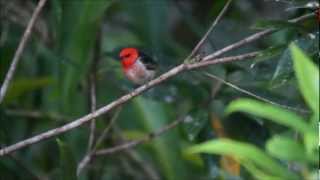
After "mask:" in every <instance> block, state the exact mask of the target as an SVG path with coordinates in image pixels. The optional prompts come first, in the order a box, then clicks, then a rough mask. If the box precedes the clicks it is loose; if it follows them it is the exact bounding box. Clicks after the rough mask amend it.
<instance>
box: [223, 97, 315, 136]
mask: <svg viewBox="0 0 320 180" xmlns="http://www.w3.org/2000/svg"><path fill="white" fill-rule="evenodd" d="M236 111H242V112H246V113H250V114H252V115H255V116H259V117H262V118H264V120H268V121H273V122H275V123H278V124H281V125H284V126H287V127H290V128H292V129H294V130H297V131H299V132H301V133H306V132H308V131H309V130H310V128H309V125H308V124H307V123H306V122H305V121H304V120H303V119H302V118H301V117H299V116H297V115H296V114H294V113H292V112H290V111H288V110H286V109H283V108H280V107H276V106H274V105H271V104H267V103H262V102H259V101H256V100H251V99H238V100H235V101H233V102H231V103H230V105H229V106H228V107H227V110H226V113H227V114H231V113H233V112H236Z"/></svg>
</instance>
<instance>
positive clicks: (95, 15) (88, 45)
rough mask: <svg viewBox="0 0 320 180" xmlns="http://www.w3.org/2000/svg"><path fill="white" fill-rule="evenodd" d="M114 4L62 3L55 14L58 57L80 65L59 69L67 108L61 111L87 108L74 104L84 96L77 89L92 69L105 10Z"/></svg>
mask: <svg viewBox="0 0 320 180" xmlns="http://www.w3.org/2000/svg"><path fill="white" fill-rule="evenodd" d="M112 2H113V1H110V0H81V1H61V3H60V6H61V7H60V8H61V11H57V12H56V13H57V16H61V18H60V19H58V22H57V26H56V27H54V28H56V30H57V36H58V38H59V41H58V42H60V44H59V45H58V46H59V48H58V51H59V54H61V55H62V56H63V57H65V59H67V61H69V62H72V64H76V65H77V67H76V68H75V67H74V66H70V65H68V66H62V64H61V66H60V69H61V72H62V73H61V74H60V75H61V77H60V79H61V81H62V89H61V92H60V93H61V95H59V97H60V98H61V99H60V101H61V102H62V104H63V105H64V107H63V108H62V109H63V110H64V111H66V112H68V113H70V111H71V110H72V111H75V109H81V108H83V107H84V106H85V105H84V104H82V103H75V102H74V99H81V98H79V97H80V96H81V95H79V94H78V93H75V92H77V91H76V88H77V85H78V84H79V83H80V81H81V80H83V79H84V77H85V75H86V73H87V71H88V69H89V67H90V65H89V64H90V60H91V58H92V56H91V53H92V50H93V47H94V42H95V40H96V36H97V31H98V29H99V28H100V26H101V20H102V17H103V15H104V13H105V10H106V9H107V7H108V6H109V5H110V4H111V3H112ZM60 8H57V9H60ZM59 20H60V21H59Z"/></svg>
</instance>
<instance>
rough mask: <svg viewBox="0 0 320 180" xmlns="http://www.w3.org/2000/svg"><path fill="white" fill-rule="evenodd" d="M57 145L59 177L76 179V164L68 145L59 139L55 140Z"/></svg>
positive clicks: (70, 179) (64, 179)
mask: <svg viewBox="0 0 320 180" xmlns="http://www.w3.org/2000/svg"><path fill="white" fill-rule="evenodd" d="M56 141H57V143H58V145H59V152H60V171H61V179H63V180H76V179H77V175H76V171H77V166H76V161H75V159H74V156H73V153H72V151H71V149H70V147H69V146H68V145H67V144H65V143H64V142H63V141H61V140H60V139H57V140H56Z"/></svg>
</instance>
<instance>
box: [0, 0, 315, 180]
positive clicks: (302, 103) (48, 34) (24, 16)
mask: <svg viewBox="0 0 320 180" xmlns="http://www.w3.org/2000/svg"><path fill="white" fill-rule="evenodd" d="M225 2H226V1H225V0H216V1H178V0H139V1H133V0H54V1H47V4H45V6H44V9H43V10H42V11H41V13H40V14H41V15H40V16H39V18H38V19H37V21H36V24H35V27H34V29H33V31H32V33H31V34H32V35H31V37H30V39H29V41H28V42H27V45H26V48H25V49H24V51H23V55H22V58H21V61H20V62H19V64H18V66H17V71H16V73H15V74H14V78H13V80H12V82H11V83H10V87H9V89H8V93H7V95H6V97H5V101H4V103H3V104H0V123H1V125H0V145H1V147H3V146H7V145H11V144H14V143H16V142H19V141H21V140H23V139H26V138H29V137H32V136H34V135H37V134H39V133H41V132H45V131H47V130H50V129H53V128H55V127H60V126H61V125H63V124H66V123H69V122H71V121H73V120H74V119H76V118H78V117H81V116H83V115H86V114H88V113H89V112H90V111H91V101H90V89H91V87H90V84H91V82H92V81H91V80H92V79H91V77H92V75H94V74H95V75H96V85H97V87H96V101H97V108H99V107H102V106H104V105H106V104H108V103H110V102H111V101H113V100H115V99H117V98H118V97H120V96H121V95H123V94H126V93H128V92H130V91H132V90H133V89H134V88H135V87H136V86H134V85H132V84H131V83H130V82H129V81H128V80H127V79H126V78H125V77H124V76H123V73H122V70H121V66H120V63H119V60H118V51H119V49H120V48H122V47H125V46H135V47H139V48H141V49H142V50H144V51H145V52H146V53H148V54H150V55H151V56H153V57H154V58H155V60H156V61H158V62H159V64H160V70H159V73H158V74H161V73H163V72H165V71H167V70H168V69H170V68H171V67H174V66H175V65H177V64H180V63H182V62H183V60H184V58H185V57H186V56H187V55H188V54H189V53H190V52H191V51H192V48H193V47H194V46H195V44H196V43H197V42H198V41H199V40H200V38H201V37H202V36H203V34H204V33H205V32H206V30H207V29H208V28H209V26H210V25H211V23H212V21H213V20H214V18H215V17H216V16H217V15H218V13H219V12H220V11H221V9H222V8H223V6H224V4H225ZM37 3H38V1H35V0H24V1H21V0H12V1H10V2H9V1H0V19H1V20H0V79H1V80H0V82H1V83H2V82H3V79H4V77H5V75H6V73H7V70H8V68H9V66H10V63H11V61H12V58H13V55H14V52H15V50H16V48H17V46H18V44H19V41H20V39H21V37H22V34H23V31H24V30H25V27H26V26H27V23H28V21H29V20H30V17H31V15H32V13H33V11H34V8H35V6H36V4H37ZM309 3H310V2H309V1H308V0H295V1H290V3H287V1H282V0H280V1H250V0H242V1H233V2H232V4H231V6H230V9H229V10H228V11H227V12H226V14H225V15H224V16H223V18H222V20H221V21H220V22H219V23H218V24H217V26H216V27H215V29H214V30H213V32H212V33H211V35H210V36H209V37H208V39H207V41H206V43H205V44H204V46H203V47H202V48H201V49H200V51H199V53H200V55H206V54H209V53H212V52H214V51H215V50H217V49H220V48H223V47H225V46H226V45H230V44H232V43H234V42H236V41H238V40H241V39H243V38H245V37H247V36H248V35H251V34H253V33H256V32H257V31H260V30H264V29H267V28H274V29H276V30H277V31H276V32H275V33H273V34H271V35H269V36H267V37H264V38H263V39H259V40H257V41H255V42H253V43H250V44H248V45H246V46H243V47H240V48H238V49H235V50H234V51H232V52H228V53H226V54H224V55H223V56H230V55H237V54H242V53H248V52H252V51H256V50H261V51H260V52H261V53H260V54H259V56H258V57H256V58H255V59H253V60H248V61H241V62H234V63H228V64H224V65H215V66H210V67H206V68H203V69H199V70H197V71H192V72H188V73H182V74H179V75H177V76H175V77H174V78H173V79H170V80H168V81H165V82H163V83H161V84H160V85H158V86H156V87H154V88H152V89H150V90H148V91H147V92H145V93H143V94H142V95H140V96H139V97H136V98H134V99H133V100H131V101H130V102H128V103H125V104H124V105H122V106H121V107H120V109H121V111H120V110H119V109H117V110H115V111H116V112H115V111H111V112H109V113H108V114H105V115H102V116H100V117H98V118H97V119H96V136H97V137H100V135H101V134H102V133H103V131H104V130H105V129H106V128H107V127H109V123H110V121H111V120H112V119H114V121H113V124H112V126H111V129H110V131H108V133H107V136H106V138H105V139H104V140H103V141H102V142H101V143H100V144H99V146H98V147H97V148H98V149H99V150H100V149H103V148H111V147H113V146H115V145H118V144H122V143H124V142H127V141H131V140H137V139H140V138H142V137H144V136H145V135H147V134H148V133H150V132H155V131H157V130H159V129H160V128H162V127H164V126H165V125H167V124H169V123H171V122H173V121H175V120H177V119H184V123H180V124H179V125H178V126H177V127H175V128H174V129H170V130H169V131H168V132H166V133H164V134H163V135H161V136H160V137H157V138H156V139H153V140H151V141H148V142H147V143H143V144H141V145H139V146H137V147H135V148H132V149H128V150H126V151H122V152H118V153H115V154H111V155H106V156H98V157H95V158H93V160H92V162H90V163H89V164H88V165H87V167H86V168H85V169H84V170H83V171H82V172H81V174H80V176H79V177H78V179H80V180H87V179H152V178H151V176H156V177H159V179H175V180H179V179H183V180H184V179H219V178H222V179H223V178H224V179H248V178H250V177H252V176H254V177H256V179H263V178H265V179H267V178H270V179H271V178H274V179H277V178H279V177H281V178H282V177H290V178H291V177H292V178H301V177H302V176H303V178H309V177H311V176H312V175H314V173H315V167H316V164H317V163H318V162H317V161H315V160H317V159H318V158H316V157H317V156H318V154H317V153H315V151H314V149H315V147H316V144H315V142H316V141H317V140H318V137H317V136H315V131H316V129H315V128H314V127H315V126H316V124H317V123H318V120H319V111H318V109H319V101H316V99H319V77H318V76H316V75H317V74H319V72H318V66H319V60H318V59H319V43H318V42H319V27H318V24H317V21H316V19H315V18H313V17H312V18H308V19H306V20H304V21H302V22H299V23H288V22H287V20H288V19H292V18H296V17H299V16H302V15H306V14H309V13H313V11H314V8H313V7H312V6H310V5H308V4H309ZM250 27H253V28H250ZM292 42H294V44H295V45H291V44H292ZM298 47H299V48H298ZM307 59H308V60H307ZM204 71H205V72H207V73H211V74H214V75H216V76H219V77H220V78H222V79H224V80H226V81H228V82H230V83H232V84H234V85H236V86H238V87H240V88H242V89H245V90H247V91H250V92H251V93H253V94H255V95H257V96H260V97H263V98H265V99H268V100H270V101H272V102H274V104H281V106H282V107H287V108H286V109H283V108H279V107H276V106H273V105H270V104H267V103H262V102H258V101H253V100H250V99H248V96H247V95H245V94H243V93H242V92H240V91H239V90H237V89H234V88H231V87H229V86H227V85H225V84H223V83H222V84H221V82H217V81H214V80H212V79H209V78H207V77H206V76H203V75H202V72H204ZM294 73H296V76H294ZM315 78H318V79H315ZM299 90H300V92H299ZM236 98H246V99H243V100H236V101H233V100H234V99H236ZM230 101H233V102H232V103H231V105H229V106H228V104H229V103H230ZM306 110H307V111H312V112H313V114H310V113H305V111H306ZM118 111H119V116H118ZM225 111H227V112H228V113H229V114H228V116H225V115H224V112H225ZM301 112H302V113H301ZM306 119H308V120H306ZM89 134H90V130H89V125H85V126H83V127H79V128H77V129H75V130H72V131H69V132H66V133H64V134H62V135H59V136H58V137H56V138H57V139H58V140H54V139H47V140H45V141H42V142H40V143H37V144H33V145H31V146H28V147H26V148H24V149H20V150H18V151H16V152H15V153H13V154H12V156H11V155H10V156H5V157H0V179H27V180H28V179H76V178H77V177H75V169H76V168H77V165H78V164H79V162H80V161H81V160H82V158H83V157H84V156H85V155H86V153H87V152H88V141H89V140H88V139H89ZM293 137H295V138H293ZM220 138H223V139H221V140H219V139H220ZM226 138H228V139H226ZM212 139H217V140H218V141H212ZM207 141H209V142H208V146H209V147H206V148H205V151H207V152H209V151H210V154H199V153H194V154H188V153H183V152H184V150H185V149H186V148H187V147H190V146H192V145H195V144H199V143H202V142H207ZM206 146H207V145H206ZM195 147H196V146H195ZM198 147H200V145H199V146H198ZM203 147H205V146H203ZM212 147H214V149H213V148H212ZM279 147H280V148H281V149H279ZM221 148H223V151H222V150H221ZM225 148H227V150H226V149H225ZM200 149H201V148H200ZM200 149H197V148H194V149H193V150H192V151H194V152H196V151H200ZM202 150H203V151H204V149H201V151H202ZM235 150H237V151H236V152H235ZM211 153H214V154H222V155H223V156H222V157H220V156H218V155H212V154H211ZM253 155H254V156H253ZM234 157H235V158H234ZM226 162H228V163H226ZM239 163H241V165H242V166H241V169H240V165H239ZM286 165H287V166H288V167H289V168H287V167H286ZM243 167H244V168H243ZM248 172H250V174H249V173H248ZM302 172H303V173H302Z"/></svg>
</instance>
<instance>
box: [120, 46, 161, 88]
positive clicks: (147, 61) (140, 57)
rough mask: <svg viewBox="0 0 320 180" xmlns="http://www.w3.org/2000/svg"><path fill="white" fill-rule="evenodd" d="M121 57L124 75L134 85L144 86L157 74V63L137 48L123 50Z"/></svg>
mask: <svg viewBox="0 0 320 180" xmlns="http://www.w3.org/2000/svg"><path fill="white" fill-rule="evenodd" d="M119 57H120V60H121V64H122V69H123V71H124V74H125V75H126V77H127V78H128V79H129V80H130V81H132V82H133V83H134V84H137V85H141V84H144V83H146V82H148V81H150V80H151V79H153V77H154V76H155V74H156V70H157V64H156V62H155V61H154V60H153V59H152V58H151V57H150V56H148V55H146V54H145V53H143V52H141V51H139V50H138V49H137V48H132V47H127V48H123V49H122V50H121V51H120V54H119Z"/></svg>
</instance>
